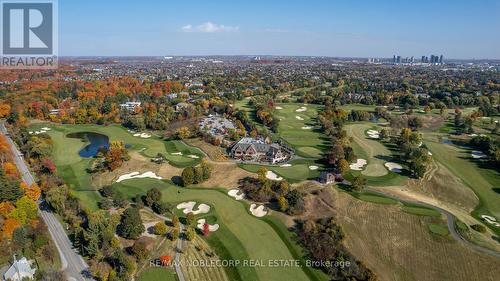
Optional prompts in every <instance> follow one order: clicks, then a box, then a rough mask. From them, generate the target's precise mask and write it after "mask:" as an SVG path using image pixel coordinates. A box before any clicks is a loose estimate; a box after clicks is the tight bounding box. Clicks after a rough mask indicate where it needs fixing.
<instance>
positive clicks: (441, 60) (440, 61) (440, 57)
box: [439, 55, 444, 64]
mask: <svg viewBox="0 0 500 281" xmlns="http://www.w3.org/2000/svg"><path fill="white" fill-rule="evenodd" d="M443 59H444V57H443V55H440V56H439V63H440V64H443Z"/></svg>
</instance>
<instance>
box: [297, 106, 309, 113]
mask: <svg viewBox="0 0 500 281" xmlns="http://www.w3.org/2000/svg"><path fill="white" fill-rule="evenodd" d="M306 110H307V107H305V106H302V107H300V108H299V109H296V110H295V111H296V112H304V111H306Z"/></svg>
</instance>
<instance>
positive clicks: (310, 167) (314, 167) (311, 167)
mask: <svg viewBox="0 0 500 281" xmlns="http://www.w3.org/2000/svg"><path fill="white" fill-rule="evenodd" d="M318 168H319V167H318V166H314V165H312V166H309V170H317V169H318Z"/></svg>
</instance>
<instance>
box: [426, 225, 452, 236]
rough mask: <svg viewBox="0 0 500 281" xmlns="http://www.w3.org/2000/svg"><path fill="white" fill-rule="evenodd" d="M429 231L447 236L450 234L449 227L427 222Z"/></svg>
mask: <svg viewBox="0 0 500 281" xmlns="http://www.w3.org/2000/svg"><path fill="white" fill-rule="evenodd" d="M427 227H428V228H429V231H430V232H431V233H433V234H436V235H440V236H446V235H448V234H449V231H448V227H447V226H445V225H441V224H435V223H429V224H427Z"/></svg>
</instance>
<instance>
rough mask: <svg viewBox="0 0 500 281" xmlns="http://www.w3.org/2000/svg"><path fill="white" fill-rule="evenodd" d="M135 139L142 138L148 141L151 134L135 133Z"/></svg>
mask: <svg viewBox="0 0 500 281" xmlns="http://www.w3.org/2000/svg"><path fill="white" fill-rule="evenodd" d="M133 136H134V137H140V138H143V139H147V138H150V137H151V135H150V134H146V133H135V134H133Z"/></svg>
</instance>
